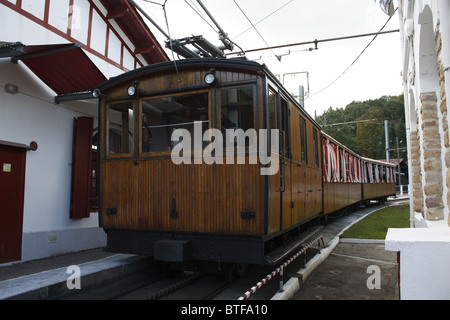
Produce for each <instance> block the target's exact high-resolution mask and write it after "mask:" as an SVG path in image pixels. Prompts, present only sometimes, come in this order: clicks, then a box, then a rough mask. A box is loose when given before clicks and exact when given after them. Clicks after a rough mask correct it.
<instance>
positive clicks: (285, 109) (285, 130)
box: [280, 98, 291, 158]
mask: <svg viewBox="0 0 450 320" xmlns="http://www.w3.org/2000/svg"><path fill="white" fill-rule="evenodd" d="M280 101H281V103H280V107H281V134H282V136H281V138H282V139H283V141H282V145H281V147H282V149H281V150H282V152H283V154H284V156H285V157H287V158H290V157H291V156H290V155H291V146H290V144H291V142H290V135H289V125H288V123H289V105H288V103H287V101H286V100H284V99H283V98H281V99H280Z"/></svg>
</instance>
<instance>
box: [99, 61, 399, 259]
mask: <svg viewBox="0 0 450 320" xmlns="http://www.w3.org/2000/svg"><path fill="white" fill-rule="evenodd" d="M95 92H96V93H97V94H98V95H99V98H100V100H99V115H100V121H99V132H100V136H101V139H99V149H98V151H99V177H100V179H99V181H100V182H99V201H100V204H99V213H100V214H99V216H100V225H101V226H102V227H103V228H104V230H105V231H106V232H107V239H108V240H107V250H109V251H114V252H124V253H134V254H141V255H149V256H154V257H155V259H157V260H162V261H169V262H187V261H208V262H215V263H252V264H253V263H254V264H266V263H276V262H278V261H277V259H274V258H271V259H269V258H268V253H269V252H270V251H272V250H273V249H274V248H276V247H278V246H279V245H280V244H283V243H284V244H285V243H286V239H287V238H288V236H287V235H289V234H298V231H299V230H300V228H301V227H302V225H304V224H305V223H306V222H308V221H310V220H311V219H313V218H315V217H318V216H320V215H323V214H325V213H329V212H331V211H334V209H335V208H334V207H333V208H332V209H333V210H331V211H330V210H328V209H326V210H324V208H328V206H327V201H329V200H328V199H329V198H328V197H327V193H328V192H330V191H327V190H325V189H324V186H325V187H327V184H326V183H324V182H323V176H324V175H323V169H324V168H323V166H322V163H323V160H322V159H323V157H322V153H323V150H324V149H323V137H324V135H323V133H321V130H320V126H319V125H318V124H317V123H316V122H315V121H314V120H313V119H312V118H311V117H310V116H309V115H308V114H307V113H306V112H305V111H304V110H303V109H302V108H301V107H300V105H299V104H298V103H297V101H296V100H295V99H294V98H293V97H292V96H291V95H290V94H289V93H288V92H287V91H286V90H285V89H284V87H283V86H282V85H281V83H280V82H279V81H278V80H277V79H276V77H275V76H274V75H273V74H272V73H271V72H270V71H269V70H268V69H267V68H266V66H264V65H260V64H258V63H256V62H252V61H247V60H245V59H217V58H212V59H211V58H203V59H186V60H180V61H176V62H165V63H160V64H155V65H151V66H148V67H144V68H140V69H137V70H134V71H131V72H128V73H125V74H123V75H120V76H118V77H115V78H112V79H110V80H108V81H107V82H105V83H103V84H101V85H100V86H98V87H97V88H96V90H95ZM330 139H331V137H330ZM213 145H214V148H211V146H213ZM342 150H343V149H342ZM367 161H369V160H368V159H367ZM371 168H372V167H371ZM378 175H379V178H380V174H379V172H378ZM335 183H339V184H341V185H344V184H345V185H347V183H346V181H336V182H335ZM352 183H353V184H354V186H352V188H351V190H349V192H348V193H346V194H345V195H344V194H338V192H340V190H342V189H340V188H339V187H336V188H335V191H334V193H335V196H334V197H335V199H338V198H342V200H344V198H345V197H347V198H348V197H353V198H354V199H353V198H352V200H349V201H347V200H346V201H342V203H340V204H339V206H341V207H344V206H348V205H349V204H351V203H354V202H358V201H362V200H364V197H365V196H367V197H368V198H370V197H373V195H372V193H373V192H375V194H376V196H375V197H374V198H378V194H377V192H378V191H376V190H375V191H372V190H370V191H369V189H367V190H366V191H364V190H365V189H363V182H362V180H361V179H360V180H359V182H357V181H356V180H355V181H353V182H352ZM358 186H359V187H358ZM394 188H395V187H394ZM355 194H356V195H355ZM324 202H325V204H324ZM278 257H280V255H278Z"/></svg>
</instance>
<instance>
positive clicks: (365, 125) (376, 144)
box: [317, 95, 406, 159]
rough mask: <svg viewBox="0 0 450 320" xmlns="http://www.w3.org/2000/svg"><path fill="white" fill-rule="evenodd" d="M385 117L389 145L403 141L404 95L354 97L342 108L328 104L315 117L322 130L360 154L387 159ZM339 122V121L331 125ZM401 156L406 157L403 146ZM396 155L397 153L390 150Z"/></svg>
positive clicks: (404, 133)
mask: <svg viewBox="0 0 450 320" xmlns="http://www.w3.org/2000/svg"><path fill="white" fill-rule="evenodd" d="M384 120H388V123H389V127H388V128H389V140H390V148H391V149H392V148H393V147H396V141H397V139H398V141H399V142H400V141H401V143H400V145H401V146H405V145H406V126H405V114H404V103H403V95H400V96H383V97H381V98H379V99H375V100H366V101H353V102H352V103H350V104H349V105H347V106H346V107H345V108H344V109H332V108H331V107H330V108H329V109H328V110H327V111H326V112H324V113H323V114H322V115H321V116H319V117H318V118H317V121H318V122H319V123H320V124H322V125H323V126H324V127H323V130H324V131H325V132H326V133H328V134H329V135H331V136H332V137H333V138H335V139H336V140H338V141H339V142H341V143H342V144H344V145H346V146H347V147H349V148H350V149H351V150H353V151H355V152H356V153H358V154H359V155H361V156H363V157H368V158H373V159H386V152H385V148H386V147H385V137H384ZM333 124H339V125H333ZM400 157H402V158H404V159H406V150H403V152H402V153H401V155H400ZM391 158H397V153H396V152H395V153H391Z"/></svg>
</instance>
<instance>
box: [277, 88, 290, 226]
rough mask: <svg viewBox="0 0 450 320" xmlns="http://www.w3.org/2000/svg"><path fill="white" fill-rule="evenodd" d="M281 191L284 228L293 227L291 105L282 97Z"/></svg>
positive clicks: (280, 122)
mask: <svg viewBox="0 0 450 320" xmlns="http://www.w3.org/2000/svg"><path fill="white" fill-rule="evenodd" d="M279 106H280V107H279V115H280V121H279V127H280V189H281V201H282V208H281V214H282V226H283V229H287V228H289V227H290V226H292V176H291V172H292V159H291V158H292V156H291V150H290V130H289V105H288V102H287V101H286V100H285V99H283V98H282V97H280V103H279Z"/></svg>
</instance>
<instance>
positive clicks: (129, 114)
mask: <svg viewBox="0 0 450 320" xmlns="http://www.w3.org/2000/svg"><path fill="white" fill-rule="evenodd" d="M107 114H108V122H107V123H108V129H107V132H108V134H107V141H108V142H107V146H108V150H107V153H108V155H125V154H131V153H133V131H134V130H133V114H134V103H133V101H124V102H115V103H111V104H109V105H108V107H107Z"/></svg>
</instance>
